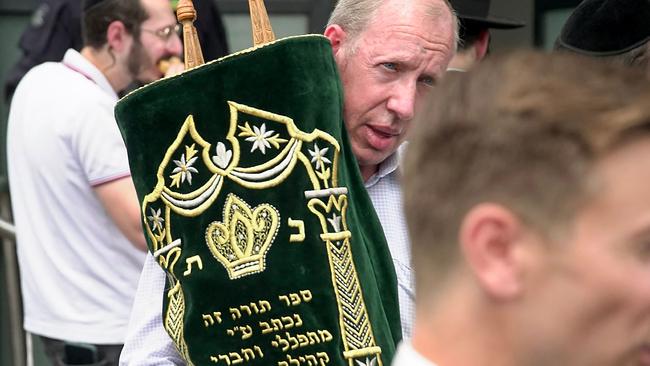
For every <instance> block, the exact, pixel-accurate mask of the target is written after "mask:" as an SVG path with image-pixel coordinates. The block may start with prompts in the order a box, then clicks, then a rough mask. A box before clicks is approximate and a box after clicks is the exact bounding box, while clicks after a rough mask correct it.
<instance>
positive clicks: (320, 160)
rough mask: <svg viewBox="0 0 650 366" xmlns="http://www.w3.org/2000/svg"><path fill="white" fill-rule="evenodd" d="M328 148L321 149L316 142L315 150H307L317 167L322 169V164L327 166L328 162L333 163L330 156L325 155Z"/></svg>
mask: <svg viewBox="0 0 650 366" xmlns="http://www.w3.org/2000/svg"><path fill="white" fill-rule="evenodd" d="M328 150H329V148H328V147H326V148H323V149H319V148H318V145H317V144H316V143H314V150H307V151H309V155H311V162H312V163H314V162H315V163H316V169H320V167H321V165H322V166H323V167H325V165H326V164H331V163H332V162H331V161H330V160H329V159H328V158H326V157H325V154H327V151H328Z"/></svg>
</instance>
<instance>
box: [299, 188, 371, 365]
mask: <svg viewBox="0 0 650 366" xmlns="http://www.w3.org/2000/svg"><path fill="white" fill-rule="evenodd" d="M309 193H310V194H306V195H307V196H310V197H314V198H311V199H310V200H309V203H308V205H307V206H308V207H309V210H310V211H311V212H313V213H314V214H315V215H316V216H317V217H318V219H319V221H320V224H321V229H322V230H323V234H321V239H322V240H323V241H324V242H325V244H326V246H327V255H328V259H329V263H330V267H331V268H332V272H331V273H332V283H333V284H334V292H335V294H336V299H337V303H338V307H339V325H340V327H341V336H342V338H343V346H344V348H345V350H344V351H343V356H344V357H345V358H346V359H348V364H349V365H350V366H355V365H354V361H355V359H356V358H361V357H366V356H372V357H376V360H377V365H379V366H381V365H382V361H381V358H380V357H379V354H380V353H381V348H379V347H377V346H376V345H375V340H374V336H373V334H372V326H371V324H370V320H369V318H368V313H367V311H366V306H365V304H364V302H363V294H362V293H361V286H360V285H359V278H358V277H357V271H356V269H355V266H354V261H353V260H352V249H351V247H350V236H351V234H350V232H349V231H348V230H347V222H346V220H345V218H346V210H347V196H346V195H345V194H340V195H338V198H337V197H336V195H335V194H333V193H332V192H331V190H326V191H324V192H323V193H324V196H325V197H327V204H325V203H324V202H323V201H321V200H320V199H319V198H318V197H317V196H318V192H309ZM357 362H359V361H357Z"/></svg>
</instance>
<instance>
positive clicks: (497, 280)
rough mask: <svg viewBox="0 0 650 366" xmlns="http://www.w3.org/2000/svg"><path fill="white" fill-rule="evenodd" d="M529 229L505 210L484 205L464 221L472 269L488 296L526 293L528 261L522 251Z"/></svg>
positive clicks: (464, 247) (464, 243)
mask: <svg viewBox="0 0 650 366" xmlns="http://www.w3.org/2000/svg"><path fill="white" fill-rule="evenodd" d="M526 230H527V229H526V227H524V226H523V224H522V223H521V221H520V220H519V219H518V218H517V216H515V215H514V214H513V213H512V211H510V210H508V209H507V208H505V207H504V206H501V205H498V204H492V203H484V204H480V205H478V206H475V207H473V208H472V209H471V210H470V211H469V212H468V213H467V214H466V215H465V217H464V219H463V221H462V223H461V227H460V233H459V239H460V245H461V251H462V254H463V256H464V257H465V260H466V261H467V265H468V267H469V268H470V269H471V271H472V272H473V273H474V276H475V277H476V278H477V280H478V282H479V285H480V287H481V289H482V290H483V291H485V292H486V293H487V294H488V296H490V297H492V298H496V299H502V300H506V299H510V298H514V297H517V296H518V295H519V294H521V292H522V291H523V289H522V287H523V283H522V281H523V278H522V274H523V272H524V268H523V267H525V260H524V258H522V256H521V253H520V251H521V250H522V249H523V250H525V248H522V246H523V245H522V240H523V238H525V237H526V232H527V231H526Z"/></svg>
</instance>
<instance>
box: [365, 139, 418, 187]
mask: <svg viewBox="0 0 650 366" xmlns="http://www.w3.org/2000/svg"><path fill="white" fill-rule="evenodd" d="M407 145H408V143H407V142H403V143H402V144H401V145H400V146H399V148H397V150H396V151H395V152H394V153H393V154H392V155H390V156H389V157H387V158H386V160H384V161H382V162H381V163H379V167H378V169H377V173H375V174H374V175H373V176H371V177H370V178H369V179H368V180H367V181H366V182H365V183H364V186H365V187H366V188H370V187H372V186H374V185H375V184H377V182H379V181H380V180H381V179H382V178H384V177H385V176H387V175H389V174H392V173H393V172H395V171H397V173H399V172H400V170H398V168H399V166H400V163H401V161H402V157H403V156H404V151H406V146H407Z"/></svg>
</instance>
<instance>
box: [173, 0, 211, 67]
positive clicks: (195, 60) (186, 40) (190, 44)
mask: <svg viewBox="0 0 650 366" xmlns="http://www.w3.org/2000/svg"><path fill="white" fill-rule="evenodd" d="M176 18H177V19H178V21H179V22H180V23H181V24H183V44H184V48H185V50H184V55H185V69H190V68H192V67H196V66H199V65H202V64H203V63H205V61H203V52H202V51H201V44H200V43H199V36H198V35H197V33H196V28H194V21H195V20H196V10H195V9H194V3H192V0H179V1H178V5H177V6H176Z"/></svg>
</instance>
